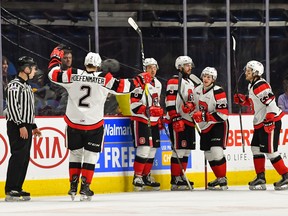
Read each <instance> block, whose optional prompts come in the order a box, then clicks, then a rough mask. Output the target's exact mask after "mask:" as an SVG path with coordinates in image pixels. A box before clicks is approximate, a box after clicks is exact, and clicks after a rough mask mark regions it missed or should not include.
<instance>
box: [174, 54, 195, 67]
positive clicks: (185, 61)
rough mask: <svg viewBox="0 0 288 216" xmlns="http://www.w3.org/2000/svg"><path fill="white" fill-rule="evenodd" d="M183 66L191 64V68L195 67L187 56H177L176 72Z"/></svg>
mask: <svg viewBox="0 0 288 216" xmlns="http://www.w3.org/2000/svg"><path fill="white" fill-rule="evenodd" d="M185 64H191V65H192V68H193V67H195V65H194V62H193V61H192V59H191V58H190V57H189V56H179V57H178V58H177V59H176V61H175V67H176V69H177V70H178V69H179V67H184V65H185Z"/></svg>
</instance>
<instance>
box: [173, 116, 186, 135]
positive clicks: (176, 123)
mask: <svg viewBox="0 0 288 216" xmlns="http://www.w3.org/2000/svg"><path fill="white" fill-rule="evenodd" d="M172 127H173V130H174V131H175V132H182V131H184V130H185V124H184V121H183V120H182V118H181V116H175V117H174V118H172Z"/></svg>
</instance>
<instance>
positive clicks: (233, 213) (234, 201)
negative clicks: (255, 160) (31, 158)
mask: <svg viewBox="0 0 288 216" xmlns="http://www.w3.org/2000/svg"><path fill="white" fill-rule="evenodd" d="M0 215H2V216H12V215H15V216H20V215H21V216H26V215H27V216H42V215H45V216H46V215H47V216H76V215H77V216H79V215H83V216H92V215H93V216H95V215H96V216H98V215H123V216H124V215H125V216H127V215H149V216H150V215H181V216H182V215H190V216H192V215H193V216H195V215H213V216H218V215H219V216H228V215H229V216H250V215H251V216H252V215H253V216H257V215H259V216H271V215H288V190H285V191H275V190H274V189H273V188H272V186H271V185H268V186H267V190H266V191H249V190H248V187H246V186H245V187H229V189H228V190H227V191H205V190H204V189H198V188H197V189H194V190H193V191H173V192H172V191H157V192H155V191H149V192H129V193H112V194H96V195H94V197H93V199H92V201H91V202H80V201H79V196H78V197H76V198H75V200H74V201H71V199H70V197H69V196H61V197H60V196H57V197H32V199H31V201H29V202H13V203H12V202H5V201H4V199H1V200H0Z"/></svg>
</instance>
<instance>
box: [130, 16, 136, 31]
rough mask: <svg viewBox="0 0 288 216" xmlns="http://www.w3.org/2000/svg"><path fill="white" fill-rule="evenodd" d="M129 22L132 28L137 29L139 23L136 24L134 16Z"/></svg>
mask: <svg viewBox="0 0 288 216" xmlns="http://www.w3.org/2000/svg"><path fill="white" fill-rule="evenodd" d="M128 23H129V25H130V26H131V27H132V28H134V29H135V30H136V31H137V28H138V25H137V24H136V22H135V21H134V19H133V18H132V17H129V18H128Z"/></svg>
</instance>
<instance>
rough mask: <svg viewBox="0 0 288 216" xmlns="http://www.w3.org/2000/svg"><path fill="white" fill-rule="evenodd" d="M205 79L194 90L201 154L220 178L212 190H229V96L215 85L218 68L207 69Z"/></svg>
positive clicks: (202, 76) (212, 184)
mask: <svg viewBox="0 0 288 216" xmlns="http://www.w3.org/2000/svg"><path fill="white" fill-rule="evenodd" d="M201 79H202V81H203V84H201V85H199V86H197V87H196V88H195V89H194V102H195V104H196V112H195V113H194V114H193V119H194V120H195V121H196V122H197V123H198V125H199V127H200V129H201V134H200V150H202V151H204V154H205V157H206V159H207V160H208V162H209V165H210V167H211V169H212V170H213V172H214V175H215V176H216V180H214V181H212V182H209V183H208V189H210V190H215V189H220V190H227V189H228V187H227V178H226V158H225V156H224V152H223V150H224V149H225V148H226V141H227V136H228V131H229V128H228V126H229V124H228V105H227V98H226V93H225V92H224V90H223V88H222V87H220V86H218V85H216V84H215V81H216V79H217V71H216V69H215V68H213V67H206V68H205V69H204V70H203V71H202V73H201Z"/></svg>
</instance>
